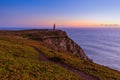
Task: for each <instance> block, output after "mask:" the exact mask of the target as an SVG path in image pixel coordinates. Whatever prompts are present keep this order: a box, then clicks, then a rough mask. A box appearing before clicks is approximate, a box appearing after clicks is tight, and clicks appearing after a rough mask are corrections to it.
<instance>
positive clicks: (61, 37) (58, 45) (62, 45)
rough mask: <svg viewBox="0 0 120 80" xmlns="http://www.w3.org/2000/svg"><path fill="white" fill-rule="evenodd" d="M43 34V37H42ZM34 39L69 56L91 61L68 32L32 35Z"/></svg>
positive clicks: (48, 32) (57, 31)
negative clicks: (73, 55)
mask: <svg viewBox="0 0 120 80" xmlns="http://www.w3.org/2000/svg"><path fill="white" fill-rule="evenodd" d="M41 34H42V35H41ZM31 35H32V39H36V40H39V41H42V42H43V43H44V44H45V45H47V46H49V47H51V48H52V49H55V50H57V51H63V52H68V53H69V54H75V55H76V56H78V57H79V58H81V59H84V60H89V61H91V60H90V59H89V58H88V57H87V56H86V54H85V52H84V50H83V49H82V48H81V47H80V46H79V45H78V44H76V43H75V42H74V41H73V40H72V39H70V38H69V37H68V36H67V34H66V32H64V31H61V30H55V31H52V30H48V31H44V32H43V33H42V32H37V33H32V34H31Z"/></svg>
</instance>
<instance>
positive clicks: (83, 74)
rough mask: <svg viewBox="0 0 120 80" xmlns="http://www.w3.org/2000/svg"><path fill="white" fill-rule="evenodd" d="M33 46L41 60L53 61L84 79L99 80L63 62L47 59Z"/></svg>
mask: <svg viewBox="0 0 120 80" xmlns="http://www.w3.org/2000/svg"><path fill="white" fill-rule="evenodd" d="M33 48H34V49H35V50H37V51H38V52H39V58H40V59H41V60H43V61H48V62H51V63H53V64H57V65H59V66H61V67H63V68H65V69H67V70H68V71H70V72H72V73H75V74H76V75H78V76H81V77H82V78H84V79H85V80H99V79H97V78H95V77H93V76H90V75H88V74H86V73H84V72H82V71H80V70H76V69H74V68H72V67H70V66H69V65H67V64H64V63H61V62H54V61H52V60H49V59H48V58H46V57H45V56H44V55H43V54H42V53H41V51H40V50H39V49H37V48H35V47H33Z"/></svg>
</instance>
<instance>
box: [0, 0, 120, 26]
mask: <svg viewBox="0 0 120 80" xmlns="http://www.w3.org/2000/svg"><path fill="white" fill-rule="evenodd" d="M54 23H55V24H57V25H58V26H59V27H120V26H119V25H120V0H0V27H43V26H47V27H49V26H51V25H53V24H54Z"/></svg>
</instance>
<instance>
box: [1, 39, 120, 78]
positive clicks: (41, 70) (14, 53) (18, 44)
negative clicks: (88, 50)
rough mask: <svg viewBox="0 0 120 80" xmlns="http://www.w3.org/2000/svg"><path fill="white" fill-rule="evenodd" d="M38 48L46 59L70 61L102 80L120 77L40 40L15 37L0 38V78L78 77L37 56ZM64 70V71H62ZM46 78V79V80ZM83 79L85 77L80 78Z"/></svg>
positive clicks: (73, 65) (66, 62) (116, 73)
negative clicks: (53, 48)
mask: <svg viewBox="0 0 120 80" xmlns="http://www.w3.org/2000/svg"><path fill="white" fill-rule="evenodd" d="M33 47H35V48H37V49H39V50H40V51H41V52H42V53H43V54H44V55H45V56H46V57H47V58H49V59H50V60H53V61H58V60H59V62H62V63H65V64H68V65H69V66H71V67H73V68H76V69H78V70H81V71H83V72H85V73H87V74H90V75H92V76H95V77H97V78H99V79H100V80H120V72H118V71H115V70H112V69H110V68H107V67H104V66H101V65H98V64H96V63H91V62H89V61H84V60H81V59H78V58H77V57H76V56H73V55H70V54H67V53H66V52H65V53H63V52H62V53H61V52H57V51H55V50H52V49H50V48H49V46H48V47H45V46H44V45H43V44H42V43H41V42H40V41H35V40H30V39H24V38H23V39H21V38H16V37H12V38H11V37H0V54H1V56H0V65H2V66H0V78H1V79H7V78H11V79H14V78H16V79H17V78H18V79H24V80H26V79H28V78H29V79H41V80H44V79H45V78H47V79H51V80H53V79H55V80H56V79H57V80H59V79H60V80H64V79H70V80H77V79H80V78H79V77H78V76H76V75H74V74H72V73H70V72H69V71H67V70H65V69H63V68H61V67H60V66H57V65H54V64H51V63H48V62H43V61H41V60H40V59H39V58H38V52H37V51H36V50H35V49H34V48H33ZM63 73H65V74H63ZM47 79H46V80H47ZM81 80H83V79H81Z"/></svg>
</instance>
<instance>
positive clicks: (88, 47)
mask: <svg viewBox="0 0 120 80" xmlns="http://www.w3.org/2000/svg"><path fill="white" fill-rule="evenodd" d="M62 30H64V31H66V32H67V34H68V36H69V37H70V38H72V39H73V40H74V41H75V42H76V43H78V44H79V45H80V46H81V47H82V48H83V49H84V51H85V52H86V54H87V56H88V57H89V58H91V59H92V60H93V61H94V62H96V63H99V64H101V65H104V66H108V67H111V68H113V69H116V70H119V71H120V28H65V29H62Z"/></svg>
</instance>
